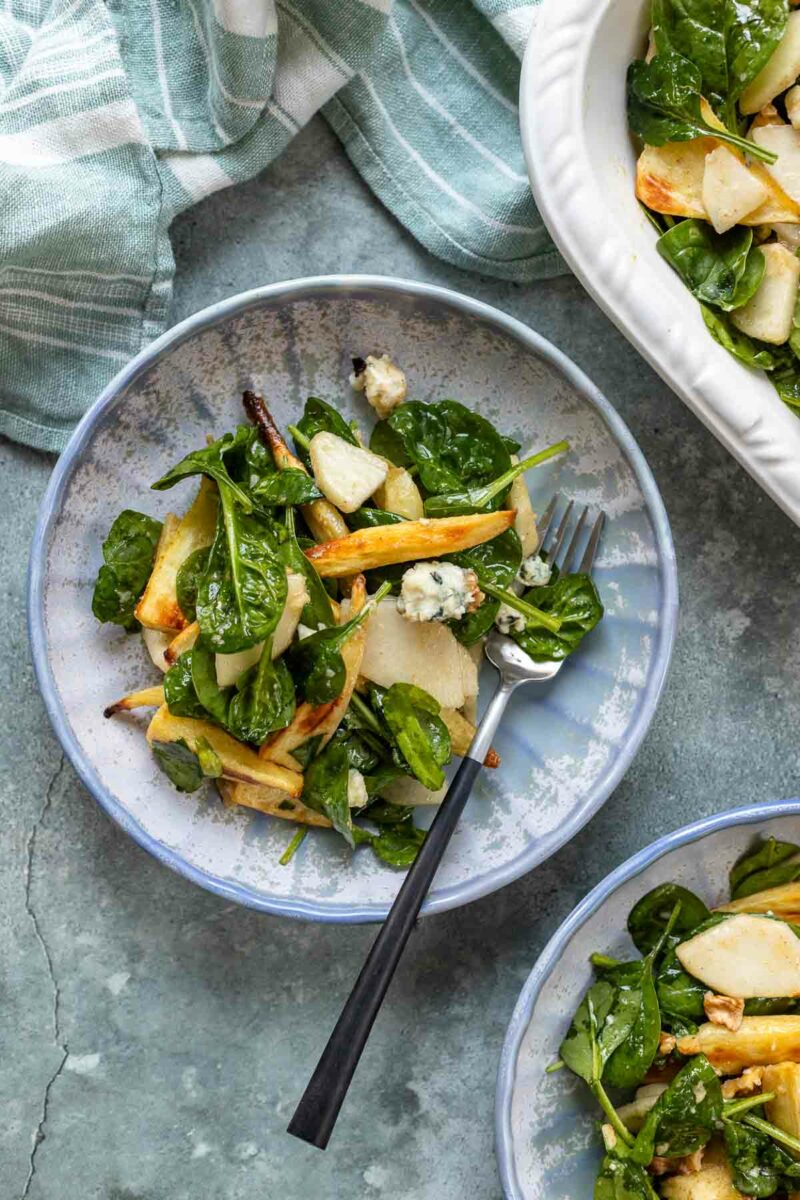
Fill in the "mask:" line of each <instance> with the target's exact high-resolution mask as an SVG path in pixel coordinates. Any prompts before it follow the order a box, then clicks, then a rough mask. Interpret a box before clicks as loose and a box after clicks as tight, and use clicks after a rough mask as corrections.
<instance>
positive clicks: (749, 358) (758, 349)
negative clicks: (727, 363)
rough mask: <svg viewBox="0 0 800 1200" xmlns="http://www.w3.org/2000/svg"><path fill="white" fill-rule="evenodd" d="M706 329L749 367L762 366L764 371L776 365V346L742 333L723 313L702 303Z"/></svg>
mask: <svg viewBox="0 0 800 1200" xmlns="http://www.w3.org/2000/svg"><path fill="white" fill-rule="evenodd" d="M700 311H701V313H702V314H703V320H704V322H705V326H706V329H707V330H708V332H709V333H710V334H711V336H712V337H713V338H714V341H716V342H719V344H720V346H723V347H724V348H725V349H726V350H727V351H728V353H729V354H732V355H733V357H734V358H738V359H739V361H740V362H743V363H744V364H745V366H747V367H760V368H761V370H762V371H772V370H774V369H775V366H776V356H775V354H774V350H775V349H776V347H774V346H768V345H767V344H766V343H765V342H759V341H756V339H755V338H751V337H750V336H749V334H746V333H742V331H741V330H740V329H737V328H736V326H735V325H733V324H731V321H730V319H729V318H728V317H726V316H725V315H724V314H723V313H720V312H715V311H714V309H712V308H709V307H708V306H707V305H705V304H701V305H700Z"/></svg>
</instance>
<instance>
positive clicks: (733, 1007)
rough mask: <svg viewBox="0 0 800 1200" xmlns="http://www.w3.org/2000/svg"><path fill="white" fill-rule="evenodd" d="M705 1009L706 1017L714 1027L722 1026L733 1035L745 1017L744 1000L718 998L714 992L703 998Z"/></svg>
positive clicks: (728, 997)
mask: <svg viewBox="0 0 800 1200" xmlns="http://www.w3.org/2000/svg"><path fill="white" fill-rule="evenodd" d="M703 1008H704V1009H705V1011H706V1016H707V1017H708V1019H709V1021H711V1023H712V1024H713V1025H722V1026H723V1028H725V1029H730V1031H731V1033H736V1030H737V1029H738V1028H739V1026H740V1025H741V1023H742V1017H743V1016H744V1000H735V999H734V997H733V996H717V995H716V993H714V992H706V994H705V996H703Z"/></svg>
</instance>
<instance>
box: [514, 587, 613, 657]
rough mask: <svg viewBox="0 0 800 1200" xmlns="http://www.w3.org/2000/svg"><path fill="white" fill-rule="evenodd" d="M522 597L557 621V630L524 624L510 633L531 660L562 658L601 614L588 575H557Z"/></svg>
mask: <svg viewBox="0 0 800 1200" xmlns="http://www.w3.org/2000/svg"><path fill="white" fill-rule="evenodd" d="M523 600H526V601H528V602H529V603H530V604H533V605H535V606H536V608H538V609H541V610H542V611H543V612H545V613H547V614H548V615H549V616H553V617H557V618H558V619H559V620H560V622H561V626H560V628H559V629H558V631H557V632H554V631H552V630H550V629H545V628H544V627H542V626H536V625H534V624H528V625H526V627H525V630H524V631H523V632H522V633H512V634H511V636H512V637H513V639H514V641H515V642H516V643H517V645H518V646H521V647H522V649H523V650H524V651H525V653H526V654H529V655H530V657H531V658H532V659H533V660H534V662H550V661H553V662H558V661H559V660H560V659H563V658H566V657H567V656H568V655H570V654H571V653H572V651H573V650H575V649H576V648H577V647H578V646H579V645H580V643H581V642H582V641H583V639H584V637H585V636H586V634H587V633H589V632H590V631H591V630H592V629H594V627H595V625H597V623H598V622H599V621H600V620H601V618H602V616H603V603H602V601H601V599H600V596H599V595H598V592H597V588H596V587H595V585H594V583H593V582H592V580H591V578H590V576H588V575H577V574H576V575H561V576H559V578H558V579H556V581H555V583H550V584H547V585H545V586H544V587H537V588H532V589H531V590H530V591H529V592H527V593H525V595H524V596H523Z"/></svg>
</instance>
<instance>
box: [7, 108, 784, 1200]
mask: <svg viewBox="0 0 800 1200" xmlns="http://www.w3.org/2000/svg"><path fill="white" fill-rule="evenodd" d="M175 234H176V237H175V243H176V253H177V258H178V270H179V274H178V284H177V287H176V296H175V306H174V317H175V319H176V320H177V319H180V318H181V317H183V316H185V315H187V314H188V313H189V312H192V311H194V310H196V309H197V308H200V307H202V306H203V305H205V304H207V303H209V302H211V301H212V300H215V299H219V298H221V297H223V296H226V295H230V294H232V293H233V292H235V291H238V290H240V289H242V288H246V287H252V286H255V285H256V284H259V283H262V282H269V281H272V280H277V279H282V278H289V277H292V276H298V275H303V274H314V273H324V272H326V271H338V270H352V271H373V272H380V273H385V274H396V275H401V276H406V277H409V278H422V279H428V280H431V281H434V282H438V283H442V284H444V285H446V286H450V287H455V288H460V289H462V290H465V291H468V292H470V293H472V294H474V295H476V296H479V297H481V298H482V299H485V300H488V301H489V302H490V303H494V304H497V305H498V306H499V307H501V308H504V309H506V310H507V311H509V312H512V313H514V314H515V315H517V316H519V317H521V318H522V319H523V320H527V321H528V322H529V323H530V324H531V325H533V326H534V327H535V328H537V329H538V330H540V331H541V332H542V333H544V334H545V335H546V336H549V337H551V338H552V339H553V340H554V341H556V342H557V343H559V344H560V345H562V346H563V347H564V348H565V349H566V350H568V352H570V353H571V354H572V356H573V357H574V358H575V359H576V361H577V362H578V363H579V364H580V365H582V366H583V367H584V368H585V369H586V370H587V371H588V373H589V374H590V375H591V376H592V378H593V379H594V380H595V382H596V383H598V384H599V386H600V387H601V388H603V389H604V390H605V392H606V394H607V395H608V397H609V399H610V400H611V401H612V402H613V403H614V404H615V405H616V406H617V408H618V409H619V411H620V412H621V414H622V415H623V417H624V418H625V419H626V420H627V421H628V423H629V425H630V426H631V428H632V430H633V432H634V434H635V436H636V437H637V438H638V440H639V442H640V445H641V446H642V448H643V450H644V452H645V454H646V455H647V456H648V459H649V461H650V464H651V466H652V468H653V470H654V473H655V475H656V478H657V480H658V483H659V485H660V487H661V489H662V492H663V495H664V499H665V502H666V504H667V508H668V511H669V513H670V517H671V519H672V523H673V532H674V534H675V539H676V546H677V551H678V558H679V566H680V570H681V592H682V616H681V628H680V637H679V641H678V645H677V649H676V653H675V660H674V665H673V670H672V675H671V678H670V681H669V684H668V686H667V689H666V692H665V695H664V698H663V701H662V704H661V707H660V709H659V712H658V715H657V717H656V721H655V723H654V725H653V728H652V730H651V732H650V734H649V735H648V737H647V739H646V741H645V743H644V745H643V747H642V750H641V751H640V754H639V756H638V758H637V760H636V762H635V763H634V764H633V767H632V768H631V770H630V772H629V773H628V775H627V777H626V779H625V780H624V781H623V783H622V784H621V786H620V787H619V788H618V789H617V791H616V793H615V795H614V796H613V797H612V798H611V800H610V801H609V802H608V804H607V805H606V806H605V808H604V809H603V811H602V812H601V813H600V814H598V816H597V817H596V818H595V819H594V820H593V821H592V822H591V824H590V825H589V826H588V827H587V828H586V829H585V830H583V831H582V832H581V833H580V834H579V835H578V837H576V838H575V839H574V841H573V842H572V843H571V844H570V845H569V846H568V847H566V848H565V849H564V850H562V851H561V852H560V853H559V854H558V855H556V856H555V857H554V858H553V859H551V860H550V861H549V862H548V863H546V864H545V865H544V866H543V867H541V868H540V869H539V870H538V871H536V872H534V873H533V874H532V875H530V876H528V877H527V878H526V879H522V880H520V881H518V882H517V883H516V884H514V885H512V886H511V887H508V888H506V889H505V890H504V891H502V892H500V893H498V894H497V895H495V896H490V897H487V898H486V899H484V900H481V901H479V902H477V903H475V904H473V905H471V906H469V907H468V908H466V909H462V910H460V911H457V912H453V913H448V914H446V915H443V916H441V917H438V918H435V919H433V920H429V921H426V922H424V923H423V924H422V926H421V927H420V929H419V930H418V932H417V933H416V935H415V937H414V939H413V941H412V944H411V946H410V947H409V951H408V954H407V956H406V959H405V962H404V963H403V965H402V967H401V970H400V973H399V975H398V978H397V980H396V981H395V985H394V986H393V988H392V991H391V993H390V998H389V1000H388V1002H387V1005H386V1007H385V1009H384V1011H383V1013H382V1014H381V1016H380V1017H379V1019H378V1022H377V1025H376V1027H375V1031H374V1034H373V1037H372V1041H371V1044H370V1046H369V1048H368V1051H367V1053H366V1055H365V1058H364V1060H363V1062H362V1064H361V1067H360V1068H359V1071H358V1073H357V1075H356V1078H355V1081H354V1084H353V1088H352V1091H351V1095H350V1097H349V1099H348V1101H347V1104H346V1106H345V1108H344V1110H343V1113H342V1117H341V1120H340V1124H339V1127H338V1129H337V1132H336V1134H335V1135H334V1139H333V1141H332V1143H331V1146H330V1148H329V1149H328V1151H327V1152H326V1153H325V1154H324V1155H322V1154H319V1153H318V1152H316V1151H312V1150H311V1149H310V1148H308V1147H306V1146H304V1145H302V1144H300V1143H298V1142H295V1141H294V1140H293V1139H290V1138H288V1137H286V1136H285V1134H284V1129H285V1126H286V1123H287V1121H288V1119H289V1117H290V1115H291V1112H292V1109H293V1105H294V1103H295V1102H296V1100H297V1098H298V1096H299V1094H300V1091H301V1090H302V1088H303V1086H304V1084H305V1082H306V1080H307V1078H308V1074H309V1072H310V1070H311V1069H312V1068H313V1066H314V1063H315V1061H316V1058H317V1055H318V1053H319V1051H320V1050H321V1048H322V1045H323V1043H324V1040H325V1037H326V1036H327V1033H328V1031H329V1029H330V1027H331V1025H332V1023H333V1021H334V1020H335V1018H336V1015H337V1012H338V1008H339V1006H340V1004H341V1002H342V1000H343V999H344V997H345V995H346V994H347V991H348V990H349V986H350V984H351V982H352V980H353V979H354V978H355V975H356V973H357V971H358V969H359V967H360V965H361V962H362V960H363V956H364V953H365V951H366V949H367V947H368V946H369V944H370V942H371V939H372V936H373V932H372V931H371V930H369V929H364V928H331V927H324V926H313V925H302V924H298V923H294V922H291V923H290V922H283V921H280V920H278V919H276V918H270V917H264V916H258V915H256V914H254V913H251V912H248V911H245V910H241V909H237V908H235V907H233V906H230V905H228V904H226V903H224V902H223V901H222V900H219V899H217V898H215V897H212V896H210V895H207V894H206V893H204V892H202V891H200V890H199V889H197V888H195V887H193V886H192V885H191V884H189V883H187V882H186V881H184V880H182V879H179V878H178V877H177V876H175V875H173V874H171V873H170V872H169V871H167V870H166V869H164V868H163V867H160V866H158V865H157V864H156V863H155V861H153V860H152V859H150V858H148V857H147V856H146V855H145V854H144V853H143V852H142V851H140V850H139V849H138V848H137V847H136V846H135V845H133V843H132V842H130V841H129V840H128V839H126V838H125V837H124V836H123V835H122V834H121V833H120V832H119V831H118V830H117V829H116V828H115V827H113V826H112V825H111V824H110V822H109V821H108V820H107V819H106V818H105V817H104V816H103V814H102V813H101V812H100V811H99V809H98V808H97V807H96V805H95V804H94V802H93V801H92V800H91V798H90V797H89V796H88V795H87V793H86V792H85V791H84V789H83V787H82V786H81V785H80V783H79V782H78V780H77V778H76V777H75V775H74V772H73V771H72V768H71V767H70V766H69V765H68V764H67V765H65V766H63V767H62V765H61V756H60V750H59V747H58V746H57V744H56V743H55V740H54V738H53V736H52V735H51V733H50V730H49V727H48V725H47V722H46V718H45V716H44V713H43V709H42V705H41V702H40V700H39V697H38V694H37V693H36V689H35V685H34V683H33V677H32V671H31V667H30V665H29V661H28V656H27V649H26V635H25V623H24V568H25V560H26V557H27V546H28V542H29V539H30V534H31V532H32V529H33V524H34V520H35V513H36V508H37V505H38V502H39V498H40V496H41V493H42V491H43V490H44V486H45V484H46V480H47V476H48V474H49V471H50V469H51V465H52V460H51V459H49V458H47V457H46V456H43V455H38V454H35V453H34V452H32V451H26V450H22V449H20V448H19V447H13V446H10V445H8V444H7V443H6V444H0V456H1V457H0V469H2V478H3V481H4V488H5V490H4V495H5V496H6V497H7V498H8V499H7V502H6V512H7V513H8V510H9V509H10V519H9V517H8V515H7V517H6V520H5V521H4V522H3V524H2V528H0V538H1V539H2V543H0V544H1V545H2V550H3V553H2V554H1V555H0V572H1V573H2V594H3V596H4V598H5V603H4V604H3V605H0V646H2V648H3V653H2V655H1V656H0V663H1V664H2V665H1V667H0V670H2V677H1V680H2V689H3V690H2V694H3V695H4V696H5V698H6V706H5V707H4V713H5V715H6V717H5V721H4V722H3V724H2V727H0V762H2V764H3V766H4V767H5V770H4V772H3V775H2V779H3V800H4V805H3V823H2V833H1V834H0V838H1V839H2V853H0V900H1V901H2V903H0V936H2V950H1V953H2V962H3V966H4V970H3V972H2V976H0V1042H1V1043H2V1045H3V1061H2V1066H1V1067H0V1105H2V1111H3V1116H4V1119H3V1121H2V1122H0V1196H2V1197H3V1200H5V1198H6V1197H9V1200H23V1198H24V1200H190V1198H191V1200H198V1198H201V1200H206V1198H209V1200H256V1198H258V1200H262V1198H263V1197H267V1196H272V1195H277V1194H280V1195H281V1197H283V1198H285V1200H307V1197H308V1196H309V1195H310V1194H313V1195H314V1196H315V1197H318V1198H319V1200H334V1198H337V1200H338V1197H340V1196H344V1195H349V1196H357V1197H364V1198H366V1200H369V1198H371V1197H376V1198H378V1197H386V1198H388V1197H391V1198H392V1200H456V1198H457V1197H461V1196H463V1195H467V1196H469V1197H470V1198H471V1200H472V1198H474V1200H495V1198H496V1197H498V1196H499V1191H500V1189H499V1183H498V1181H497V1174H496V1169H495V1164H494V1157H493V1150H492V1146H493V1102H494V1078H495V1072H496V1068H497V1061H498V1056H499V1052H500V1047H501V1044H502V1038H503V1033H504V1030H505V1027H506V1024H507V1022H508V1019H509V1017H510V1014H511V1010H512V1008H513V1005H514V1002H515V1000H516V997H517V994H518V991H519V989H520V987H521V985H522V983H523V981H524V979H525V977H526V975H527V973H528V971H529V969H530V967H531V965H532V963H533V961H534V959H535V956H536V954H537V952H538V950H539V949H541V947H542V946H543V945H544V943H545V941H546V940H547V938H548V937H549V936H550V934H551V933H552V932H553V930H554V929H555V927H556V925H557V923H558V922H559V921H560V920H561V919H562V918H563V917H564V916H565V915H566V914H567V913H568V912H569V910H570V909H571V908H572V907H573V905H574V904H575V903H576V901H577V900H578V899H579V898H580V897H581V896H582V895H583V894H584V893H585V892H586V891H587V890H588V889H589V888H590V887H591V886H592V885H593V884H594V883H596V882H597V880H598V879H600V878H601V877H602V876H603V875H604V874H605V873H606V871H607V870H608V869H609V868H610V866H612V865H615V864H616V863H618V862H619V861H621V860H622V859H623V858H625V857H626V856H627V855H629V854H630V853H632V852H633V851H634V850H636V849H638V848H639V847H640V846H642V845H644V844H646V843H647V842H649V841H651V840H652V839H653V838H654V837H657V836H659V835H660V834H662V833H665V832H666V831H667V830H669V829H671V828H674V827H675V826H676V825H679V824H682V823H684V822H686V821H689V820H692V819H694V818H695V817H697V816H701V815H704V814H708V813H711V812H715V811H719V810H721V809H724V808H729V807H735V806H736V805H740V804H745V803H748V802H750V801H755V800H770V799H776V798H781V797H786V796H790V795H795V794H797V793H798V791H800V788H799V787H798V769H799V768H800V762H799V761H798V748H797V741H796V737H795V730H796V729H797V728H798V719H799V718H800V683H799V682H798V676H799V674H800V661H799V660H800V650H799V649H798V643H797V639H796V636H795V628H796V622H797V595H798V582H800V553H799V552H800V531H798V530H797V529H795V528H794V527H793V526H792V525H791V524H790V523H789V521H788V520H787V519H786V518H785V517H784V516H783V515H782V514H781V513H780V512H779V511H778V510H777V509H776V508H775V506H774V505H773V504H772V503H771V502H770V501H769V500H767V498H766V497H765V496H764V495H763V494H762V493H761V492H760V491H759V490H758V489H757V488H756V487H755V485H754V484H753V483H752V482H751V481H750V479H749V478H748V477H747V476H746V475H745V474H744V473H743V472H742V471H741V470H740V469H739V468H738V467H737V466H736V465H735V463H733V461H732V460H731V459H730V457H729V456H728V455H727V454H726V453H725V452H724V451H723V450H722V448H721V447H720V446H719V445H718V444H717V443H716V442H715V441H714V440H713V439H712V438H711V437H710V435H709V434H708V433H706V431H705V430H704V429H703V428H702V427H701V426H700V425H699V424H698V422H697V421H696V420H695V419H694V418H693V417H692V416H691V415H690V414H689V413H688V412H687V411H686V410H685V409H684V408H683V407H682V405H681V404H680V403H679V402H678V400H677V399H676V398H675V397H674V396H673V395H672V394H671V393H670V392H669V390H668V389H667V388H666V387H665V386H664V385H663V384H662V383H661V382H660V381H659V380H657V379H656V378H655V377H654V376H653V375H652V373H651V372H650V371H649V370H648V369H647V367H645V366H644V364H643V363H642V361H641V359H639V358H638V356H637V355H636V354H635V353H634V351H633V350H631V349H630V348H629V347H628V346H627V344H626V343H625V342H624V340H623V339H622V338H621V336H620V335H619V334H618V333H617V332H616V330H614V329H613V328H612V326H611V325H610V323H609V322H608V321H607V320H606V319H605V318H604V317H603V316H602V315H601V314H600V313H599V312H598V310H597V309H596V308H595V307H594V305H593V304H592V302H591V301H590V300H589V299H588V297H586V296H585V295H584V293H583V292H582V290H581V288H580V287H579V285H578V284H577V283H576V282H575V281H574V280H572V279H568V278H565V279H561V280H555V281H553V282H550V283H547V284H542V285H539V286H535V287H527V288H521V287H515V286H513V285H510V284H505V283H499V282H496V281H492V280H481V279H476V278H474V277H471V276H467V275H465V274H462V273H461V272H458V271H456V270H453V269H449V268H445V267H443V266H442V265H441V264H439V263H436V262H435V261H434V260H432V259H430V258H429V257H428V256H427V255H425V253H424V252H423V251H421V250H420V249H419V247H417V246H416V245H415V243H414V242H413V241H412V240H411V239H410V238H409V237H408V236H407V235H406V234H405V233H404V232H403V231H402V230H401V229H399V227H398V226H396V225H395V224H394V222H393V221H392V219H391V218H390V217H388V216H387V214H386V213H384V212H383V211H382V210H381V209H380V207H379V206H378V205H377V204H376V203H375V202H374V201H373V200H372V198H371V196H370V195H369V193H368V191H367V190H366V189H365V188H364V186H363V185H362V184H361V182H360V181H359V180H358V178H357V177H356V176H355V174H354V173H353V172H352V170H351V169H350V167H349V165H348V163H347V161H346V159H345V158H344V156H343V155H342V153H341V151H340V149H339V147H338V145H337V143H336V142H335V140H334V139H333V138H332V136H331V135H330V134H329V133H328V131H327V130H326V129H325V127H324V126H323V125H322V124H321V123H317V122H315V123H313V124H312V126H311V127H310V128H309V129H308V130H307V131H306V132H305V133H304V134H302V135H301V137H300V138H299V139H298V140H297V143H296V144H295V145H294V146H292V147H291V148H290V150H289V152H288V154H287V155H286V156H285V157H284V159H283V160H282V161H281V162H280V163H279V164H277V165H276V167H275V168H274V169H273V170H271V171H268V172H266V173H265V175H263V176H262V177H261V178H260V179H259V180H256V181H254V182H253V183H251V184H248V185H246V186H245V187H243V188H240V189H238V190H237V191H234V192H231V193H227V194H220V195H218V196H216V197H214V198H212V199H211V200H209V201H208V202H206V203H205V204H204V205H202V206H200V208H198V209H197V210H195V211H194V212H191V213H189V214H187V215H186V216H184V217H183V218H182V219H181V221H180V222H179V223H178V225H177V227H176V231H175ZM39 1135H43V1137H42V1136H39Z"/></svg>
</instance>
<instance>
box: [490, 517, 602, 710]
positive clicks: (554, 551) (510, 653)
mask: <svg viewBox="0 0 800 1200" xmlns="http://www.w3.org/2000/svg"><path fill="white" fill-rule="evenodd" d="M557 507H558V496H554V497H553V499H552V500H551V501H550V503H549V504H548V506H547V508H546V509H545V511H544V513H543V514H542V519H541V522H540V523H539V536H540V539H541V541H540V545H539V552H540V553H541V552H544V553H545V554H546V555H547V561H548V562H550V563H552V564H553V565H554V566H557V567H558V570H559V572H561V573H564V572H565V571H567V570H568V569H569V567H570V564H571V563H572V562H573V560H574V559H577V553H578V546H579V544H580V540H581V535H582V533H583V527H584V525H585V524H586V518H587V516H588V514H589V508H588V506H584V508H583V510H582V511H581V513H580V515H579V517H578V520H577V522H576V523H575V528H574V529H573V531H572V536H571V537H570V539H569V543H568V545H567V547H566V549H564V542H565V541H566V535H567V529H568V528H569V520H570V517H571V515H572V510H573V507H574V502H573V501H572V500H570V501H569V503H568V504H567V507H566V509H565V511H564V515H563V516H562V518H561V520H560V522H558V525H557V528H555V531H553V525H554V517H555V514H556V510H557ZM605 519H606V515H605V513H604V512H603V511H602V510H601V511H600V512H599V513H598V514H597V516H596V517H595V520H594V524H593V525H592V528H591V530H590V531H589V539H588V541H587V543H586V547H585V549H584V552H583V556H582V558H581V559H580V562H579V563H578V565H577V567H575V568H574V569H575V570H577V571H578V572H580V573H581V574H583V575H590V574H591V571H592V566H593V565H594V560H595V558H596V557H597V548H598V546H599V544H600V536H601V534H602V532H603V525H604V524H605ZM485 649H486V657H487V658H488V659H489V661H490V662H491V663H493V664H494V665H495V666H496V667H497V669H498V671H499V672H500V674H501V675H502V677H503V682H504V683H505V684H509V685H510V686H512V687H516V686H517V684H520V683H525V682H527V681H529V680H539V681H541V680H544V679H552V678H553V676H554V675H557V674H558V672H559V671H560V670H561V666H562V664H563V659H562V660H560V661H559V662H534V661H533V659H532V658H530V657H529V656H528V655H527V654H526V653H525V651H524V650H522V649H521V648H520V647H519V646H518V645H517V643H516V642H514V641H512V639H511V638H510V637H507V636H506V635H505V634H503V633H500V631H499V630H497V629H493V630H492V632H491V633H490V634H489V637H488V639H487V641H486V647H485Z"/></svg>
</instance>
